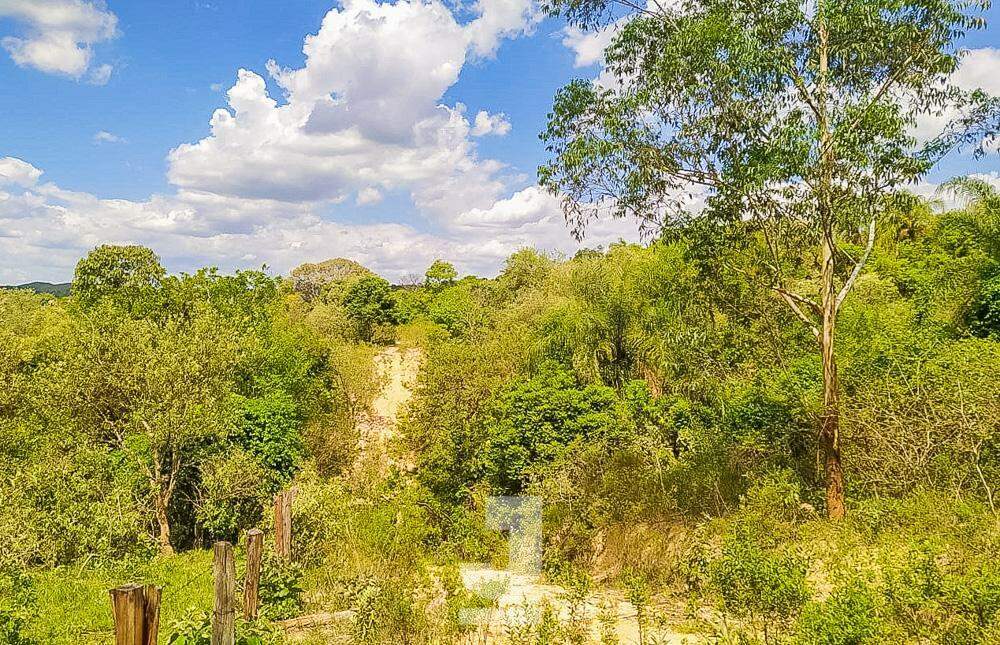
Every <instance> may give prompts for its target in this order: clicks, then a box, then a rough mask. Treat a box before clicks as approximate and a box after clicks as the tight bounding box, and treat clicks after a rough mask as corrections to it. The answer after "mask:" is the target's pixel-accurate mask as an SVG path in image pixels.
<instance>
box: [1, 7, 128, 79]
mask: <svg viewBox="0 0 1000 645" xmlns="http://www.w3.org/2000/svg"><path fill="white" fill-rule="evenodd" d="M4 17H6V18H12V19H14V20H15V21H17V22H19V23H21V24H23V25H24V32H25V33H24V34H23V35H22V36H8V37H6V38H4V39H3V40H2V41H0V44H2V45H3V48H4V49H6V50H7V52H8V53H9V54H10V56H11V58H12V59H13V60H14V62H15V63H17V64H18V65H20V66H22V67H34V68H36V69H38V70H41V71H43V72H46V73H49V74H63V75H66V76H70V77H73V78H81V77H83V76H84V75H85V74H86V73H87V71H88V69H90V63H91V58H92V56H93V52H92V46H93V45H94V44H96V43H100V42H103V41H106V40H109V39H111V38H113V37H114V36H115V35H116V34H117V29H118V18H117V17H116V16H115V14H113V13H111V12H110V11H108V10H107V8H106V7H105V6H104V3H103V2H100V1H99V0H95V1H93V2H88V1H85V0H47V1H46V2H38V1H37V0H4V1H3V2H0V18H4ZM111 71H112V70H111V66H110V65H100V66H98V67H96V68H94V69H92V70H91V73H90V76H89V80H90V82H93V83H96V84H104V83H107V81H108V79H109V78H110V77H111Z"/></svg>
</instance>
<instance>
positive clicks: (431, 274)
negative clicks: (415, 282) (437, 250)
mask: <svg viewBox="0 0 1000 645" xmlns="http://www.w3.org/2000/svg"><path fill="white" fill-rule="evenodd" d="M457 277H458V271H456V270H455V266H454V265H453V264H452V263H451V262H445V261H444V260H434V262H433V263H432V264H431V265H430V266H429V267H428V268H427V271H425V272H424V284H426V285H427V286H428V287H440V286H442V285H446V284H451V283H452V282H454V281H455V278H457Z"/></svg>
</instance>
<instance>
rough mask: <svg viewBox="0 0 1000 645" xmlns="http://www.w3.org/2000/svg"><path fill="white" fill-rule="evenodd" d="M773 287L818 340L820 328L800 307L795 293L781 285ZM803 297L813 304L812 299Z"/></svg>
mask: <svg viewBox="0 0 1000 645" xmlns="http://www.w3.org/2000/svg"><path fill="white" fill-rule="evenodd" d="M772 289H774V291H775V293H777V294H778V295H779V296H781V297H782V299H783V300H784V301H785V302H786V303H788V306H789V307H791V308H792V311H793V312H795V315H796V316H798V317H799V320H801V321H802V322H804V323H805V324H806V327H808V328H809V330H810V331H811V332H812V333H813V336H815V337H816V340H817V341H818V340H819V338H820V334H819V328H818V327H816V323H814V322H813V321H812V320H810V319H809V316H807V315H806V314H805V312H804V311H802V308H801V307H799V305H798V303H797V302H796V300H795V296H794V294H792V293H791V292H789V291H785V290H784V289H782V288H781V287H772ZM798 297H800V298H801V296H798ZM802 299H803V300H805V301H806V302H808V303H810V304H812V301H811V300H807V299H805V298H802Z"/></svg>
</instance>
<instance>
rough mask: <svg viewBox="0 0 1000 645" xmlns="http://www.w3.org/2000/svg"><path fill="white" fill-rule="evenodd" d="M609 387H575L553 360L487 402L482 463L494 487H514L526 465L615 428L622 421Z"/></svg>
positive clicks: (548, 460) (514, 489)
mask: <svg viewBox="0 0 1000 645" xmlns="http://www.w3.org/2000/svg"><path fill="white" fill-rule="evenodd" d="M617 402H618V399H617V397H616V395H615V392H614V390H612V389H611V388H607V387H603V386H598V385H590V386H586V387H579V386H577V385H576V383H575V379H574V378H573V376H572V374H570V373H568V372H566V371H564V370H561V369H560V368H559V367H558V366H556V365H553V364H547V365H544V366H543V367H542V368H541V370H540V371H539V373H538V374H537V375H536V376H534V377H532V378H530V379H527V380H525V381H522V382H520V383H516V384H514V385H513V386H512V387H511V388H510V389H509V390H508V391H507V392H505V393H503V394H502V395H501V396H500V397H498V399H497V400H496V401H494V402H493V404H492V406H491V412H490V419H489V421H487V422H486V423H487V426H486V428H485V433H486V437H487V443H486V445H485V446H483V450H482V455H483V456H482V464H483V465H482V467H483V469H484V471H485V473H487V476H488V478H489V480H490V481H491V482H492V483H494V484H495V485H496V486H497V487H498V489H500V490H503V491H507V492H518V491H520V490H521V489H522V487H523V486H524V484H525V483H526V478H527V476H528V474H529V472H530V469H531V468H533V467H538V466H545V465H547V464H550V463H552V462H553V461H555V460H556V459H558V458H559V457H560V456H561V455H562V453H563V452H564V451H565V450H566V448H567V447H568V446H570V445H571V444H573V443H574V442H577V441H584V440H587V439H593V440H598V439H600V438H603V437H613V436H614V435H615V434H617V433H618V431H619V428H620V423H621V420H620V419H619V416H618V409H617V407H616V404H617Z"/></svg>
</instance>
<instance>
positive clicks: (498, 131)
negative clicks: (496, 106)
mask: <svg viewBox="0 0 1000 645" xmlns="http://www.w3.org/2000/svg"><path fill="white" fill-rule="evenodd" d="M510 128H511V125H510V121H508V120H507V115H506V114H504V113H503V112H501V113H500V114H490V113H489V112H487V111H486V110H480V111H479V112H477V113H476V120H475V122H474V123H473V125H472V136H474V137H484V136H486V135H488V134H493V135H496V136H498V137H502V136H504V135H506V134H507V133H509V132H510Z"/></svg>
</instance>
